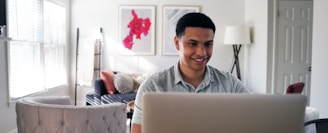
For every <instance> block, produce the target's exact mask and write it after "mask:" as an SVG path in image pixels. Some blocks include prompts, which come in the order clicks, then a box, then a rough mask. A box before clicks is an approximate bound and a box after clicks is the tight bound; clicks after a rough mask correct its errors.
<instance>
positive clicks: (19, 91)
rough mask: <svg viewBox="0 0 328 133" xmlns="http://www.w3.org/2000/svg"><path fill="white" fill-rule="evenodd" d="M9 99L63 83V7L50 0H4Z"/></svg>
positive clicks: (64, 25)
mask: <svg viewBox="0 0 328 133" xmlns="http://www.w3.org/2000/svg"><path fill="white" fill-rule="evenodd" d="M7 3H8V15H7V16H8V17H7V19H8V35H9V37H11V38H12V41H10V42H9V45H8V57H9V58H8V59H9V60H8V62H9V63H8V68H9V95H10V99H15V98H19V97H23V96H26V95H29V94H33V93H37V92H41V91H45V90H47V89H49V88H53V87H56V86H59V85H63V84H66V83H67V76H66V73H67V72H66V60H65V59H66V54H65V51H66V34H65V33H66V20H65V19H66V17H65V16H66V10H65V8H64V7H63V6H62V5H60V4H58V3H54V0H52V1H48V0H7Z"/></svg>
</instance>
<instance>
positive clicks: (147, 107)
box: [142, 93, 306, 133]
mask: <svg viewBox="0 0 328 133" xmlns="http://www.w3.org/2000/svg"><path fill="white" fill-rule="evenodd" d="M305 105H306V97H305V96H304V95H299V94H291V95H258V94H256V95H255V94H208V93H202V94H194V93H146V94H145V95H144V96H143V123H142V132H143V133H301V132H302V130H303V119H304V112H305Z"/></svg>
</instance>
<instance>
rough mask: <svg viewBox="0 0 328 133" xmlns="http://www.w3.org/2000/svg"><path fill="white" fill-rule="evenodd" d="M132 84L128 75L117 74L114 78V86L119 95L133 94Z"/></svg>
mask: <svg viewBox="0 0 328 133" xmlns="http://www.w3.org/2000/svg"><path fill="white" fill-rule="evenodd" d="M133 84H134V83H133V79H132V78H131V77H130V76H129V75H128V74H125V73H118V74H116V75H115V76H114V86H115V88H116V90H117V91H118V92H119V93H122V94H125V93H130V92H133Z"/></svg>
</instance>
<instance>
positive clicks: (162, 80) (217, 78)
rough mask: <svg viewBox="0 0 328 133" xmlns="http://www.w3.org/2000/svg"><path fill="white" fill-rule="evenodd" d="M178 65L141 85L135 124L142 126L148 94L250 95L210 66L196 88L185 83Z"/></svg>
mask: <svg viewBox="0 0 328 133" xmlns="http://www.w3.org/2000/svg"><path fill="white" fill-rule="evenodd" d="M178 65H179V63H177V64H176V65H174V66H172V67H170V68H169V69H167V70H164V71H162V72H159V73H156V74H153V75H152V76H150V77H149V78H147V79H146V80H145V81H144V82H143V83H142V84H141V85H140V87H139V90H138V93H137V96H136V100H135V102H134V104H135V106H134V113H133V119H132V122H133V123H136V124H142V96H143V94H144V93H147V92H186V93H249V91H248V90H247V89H246V88H245V86H244V85H243V83H242V82H241V81H240V80H238V79H237V78H235V77H234V76H233V75H231V74H230V73H229V72H225V71H220V70H218V69H216V68H214V67H212V66H209V65H207V66H206V72H205V76H204V79H203V81H202V82H201V83H200V84H199V85H198V87H197V88H195V87H194V86H193V85H191V84H189V83H187V82H185V81H183V79H182V76H181V73H180V70H179V66H178Z"/></svg>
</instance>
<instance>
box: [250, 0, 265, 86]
mask: <svg viewBox="0 0 328 133" xmlns="http://www.w3.org/2000/svg"><path fill="white" fill-rule="evenodd" d="M260 5H261V6H260ZM267 5H268V1H265V0H246V2H245V23H246V24H247V25H248V26H250V28H251V33H252V44H251V45H248V46H247V50H246V51H247V52H245V54H246V57H248V62H247V63H246V70H245V71H246V72H247V75H246V76H247V77H246V86H248V87H249V88H251V89H252V90H253V91H254V92H256V93H266V84H267V58H268V57H267V47H268V45H267V44H268V6H267Z"/></svg>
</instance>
